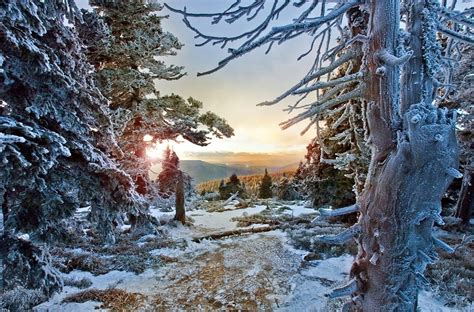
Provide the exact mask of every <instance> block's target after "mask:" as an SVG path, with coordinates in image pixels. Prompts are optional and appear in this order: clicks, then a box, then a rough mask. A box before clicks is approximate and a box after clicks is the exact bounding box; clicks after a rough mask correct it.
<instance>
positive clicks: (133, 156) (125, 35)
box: [78, 0, 233, 194]
mask: <svg viewBox="0 0 474 312" xmlns="http://www.w3.org/2000/svg"><path fill="white" fill-rule="evenodd" d="M90 3H91V5H93V6H94V8H95V11H94V12H84V21H85V23H83V24H82V25H79V26H78V28H79V30H80V33H81V37H82V38H83V41H84V44H85V45H86V47H87V51H88V57H89V60H90V61H91V62H92V63H93V65H94V66H95V68H96V80H97V82H98V86H99V88H100V90H101V91H102V93H103V94H104V95H105V96H106V97H107V99H109V101H110V110H111V119H112V123H113V127H114V132H115V133H116V135H117V137H118V139H117V141H118V143H119V146H120V148H121V151H122V152H123V153H122V154H121V155H119V156H118V159H119V162H120V164H121V167H122V168H123V169H124V170H125V171H126V172H128V173H129V174H130V175H131V176H132V177H133V179H134V181H135V184H136V189H137V191H138V192H139V193H140V194H147V193H149V186H150V180H149V175H148V172H149V169H150V167H151V165H152V164H151V160H150V159H148V158H147V157H146V153H145V150H146V144H144V142H143V138H144V136H145V135H151V136H152V138H153V140H152V142H150V143H155V142H161V141H163V140H174V139H176V138H178V137H183V138H184V139H185V140H187V141H189V142H192V143H194V144H197V145H201V146H204V145H207V144H209V139H210V137H209V135H214V136H216V137H218V138H222V137H230V136H232V135H233V129H232V128H231V127H230V126H229V125H228V124H227V122H226V121H225V120H224V119H222V118H220V117H219V116H217V115H216V114H214V113H212V112H206V113H201V109H202V103H201V102H199V101H197V100H195V99H193V98H189V99H188V100H184V99H183V98H181V97H180V96H177V95H171V96H160V94H159V92H158V91H157V90H156V88H155V80H156V79H164V80H175V79H179V78H181V77H182V76H183V75H184V73H183V72H182V67H178V66H173V65H170V66H168V65H166V64H165V63H164V62H163V61H162V59H163V56H168V55H175V54H176V52H177V50H179V49H180V48H181V47H182V45H181V44H180V43H179V41H178V39H177V38H176V37H175V36H173V35H172V34H170V33H169V32H165V31H163V29H162V26H161V21H162V20H163V18H165V17H163V16H160V15H159V14H158V13H159V11H160V10H161V9H162V7H161V6H160V5H158V4H155V3H154V2H147V1H141V0H131V1H112V0H110V1H108V0H93V1H90ZM97 29H100V30H101V31H103V30H104V29H108V30H109V34H108V36H102V37H100V38H97V36H94V35H92V36H91V32H93V33H97Z"/></svg>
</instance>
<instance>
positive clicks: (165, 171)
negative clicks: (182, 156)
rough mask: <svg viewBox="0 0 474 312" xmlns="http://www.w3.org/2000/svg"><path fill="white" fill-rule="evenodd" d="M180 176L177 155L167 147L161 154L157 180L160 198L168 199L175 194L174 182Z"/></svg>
mask: <svg viewBox="0 0 474 312" xmlns="http://www.w3.org/2000/svg"><path fill="white" fill-rule="evenodd" d="M180 175H181V170H180V169H179V158H178V155H177V154H176V153H175V151H173V150H171V148H170V147H169V146H167V147H166V149H165V151H164V152H163V159H162V161H161V172H160V174H159V175H158V178H157V182H158V188H159V195H160V196H161V197H163V198H168V197H169V196H170V195H172V194H173V193H174V192H175V189H176V182H177V181H178V178H179V177H180Z"/></svg>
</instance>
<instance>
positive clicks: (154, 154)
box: [146, 143, 166, 160]
mask: <svg viewBox="0 0 474 312" xmlns="http://www.w3.org/2000/svg"><path fill="white" fill-rule="evenodd" d="M165 148H166V146H165V145H164V144H159V143H153V144H151V145H150V146H148V147H147V148H146V156H147V157H148V158H149V159H150V160H159V159H160V158H161V157H163V152H164V150H165Z"/></svg>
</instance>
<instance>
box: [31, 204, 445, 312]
mask: <svg viewBox="0 0 474 312" xmlns="http://www.w3.org/2000/svg"><path fill="white" fill-rule="evenodd" d="M285 207H287V208H284V209H283V212H281V209H280V213H284V214H290V215H293V216H295V217H296V216H300V215H302V214H311V213H314V210H313V209H308V208H305V207H303V206H302V205H297V204H293V205H288V206H285ZM266 208H267V207H266V206H262V205H260V206H255V207H250V208H245V209H230V210H226V211H223V212H207V211H204V210H195V211H191V212H189V214H188V215H190V216H191V218H193V219H194V225H193V226H182V225H181V224H168V225H166V226H164V227H163V229H164V230H165V232H167V234H168V236H169V237H171V238H173V239H175V240H185V241H187V244H186V247H181V248H176V249H174V248H161V249H156V250H153V251H151V252H150V253H152V254H153V255H156V256H163V257H165V258H166V259H167V261H166V262H165V263H164V264H163V266H161V267H159V268H156V269H147V270H146V271H145V272H143V273H142V274H138V275H137V274H134V273H130V272H120V271H112V272H109V273H107V274H104V275H100V276H93V275H92V274H90V273H88V272H81V271H73V272H71V273H69V274H67V276H68V277H70V278H76V279H80V278H84V277H85V278H88V279H90V280H91V281H92V286H91V287H90V288H89V289H91V288H96V289H107V288H109V287H115V288H120V289H123V290H126V291H129V292H139V293H141V294H144V295H145V296H147V299H146V302H145V303H144V306H143V310H150V309H154V310H159V311H161V310H163V311H183V310H193V311H208V310H248V311H267V310H273V311H335V310H338V309H340V307H341V304H342V302H343V300H340V299H336V300H329V301H328V299H327V298H326V297H325V296H324V295H325V294H327V293H329V292H330V291H331V289H332V288H334V287H337V286H341V285H342V284H344V283H345V282H347V280H348V272H349V270H350V266H351V264H352V260H353V256H351V255H347V254H346V255H342V256H340V257H333V258H328V259H325V260H317V261H310V262H308V261H304V260H303V257H304V255H306V253H307V252H306V251H302V250H297V249H295V248H293V247H292V246H291V245H290V244H289V239H288V237H287V234H286V233H284V232H282V231H280V230H276V231H270V232H266V233H259V234H251V235H246V236H236V237H229V238H226V239H221V240H215V241H209V240H204V241H202V242H200V243H195V242H192V241H191V240H190V238H191V237H193V236H199V235H201V234H202V233H205V232H206V231H207V232H214V231H216V230H221V231H225V230H231V229H235V228H236V227H237V223H236V222H234V221H232V220H231V219H232V218H234V217H238V216H244V215H252V214H256V213H260V212H262V211H263V210H265V209H266ZM152 213H153V215H155V216H156V217H158V218H161V219H163V218H168V219H171V218H172V217H173V215H174V213H173V212H160V211H158V210H157V209H153V210H152ZM79 291H81V290H80V289H78V288H75V287H65V288H64V290H63V292H61V293H60V294H56V295H55V296H54V297H53V298H52V299H51V300H50V301H48V302H46V303H44V304H41V305H39V306H37V307H36V309H35V310H36V311H94V309H95V308H96V307H98V306H100V303H97V302H90V301H89V302H86V303H81V304H79V303H68V304H63V303H61V302H62V300H63V299H64V298H65V297H66V296H68V295H71V294H73V293H77V292H79ZM420 307H421V310H422V311H427V312H428V311H440V312H445V311H452V310H451V309H449V308H445V307H443V303H442V302H440V301H438V299H436V298H435V297H434V296H433V294H432V293H430V292H426V291H424V292H421V293H420Z"/></svg>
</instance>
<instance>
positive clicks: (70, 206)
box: [0, 0, 143, 295]
mask: <svg viewBox="0 0 474 312" xmlns="http://www.w3.org/2000/svg"><path fill="white" fill-rule="evenodd" d="M80 19H81V15H80V14H79V12H78V10H77V8H76V6H75V4H74V1H72V0H51V1H41V0H31V1H14V0H5V1H1V2H0V160H1V161H0V172H1V175H0V205H1V206H2V217H3V221H4V222H3V224H4V233H2V234H3V238H2V240H3V241H5V240H6V241H7V242H8V244H4V243H3V242H2V244H1V247H2V248H1V249H2V250H1V253H2V259H5V257H7V258H8V259H9V260H8V261H7V262H5V263H4V267H3V269H4V270H3V272H2V273H3V275H4V276H7V277H13V276H15V278H14V279H9V281H8V282H6V285H7V286H8V288H9V289H11V288H13V287H16V286H18V285H22V286H23V287H39V286H38V285H40V291H41V292H42V293H43V294H45V295H51V291H52V290H56V289H58V288H59V286H58V284H59V283H58V282H57V276H56V275H55V273H54V270H51V268H50V267H48V263H49V260H48V256H47V254H45V251H44V250H42V249H39V248H37V247H35V246H34V245H33V244H32V242H33V243H35V244H36V243H39V242H43V241H49V242H57V241H65V240H68V239H71V237H70V236H71V235H72V234H73V233H71V231H70V229H69V224H68V222H67V220H68V218H69V217H71V216H72V215H73V214H74V212H75V210H76V209H77V208H79V207H84V206H90V207H91V213H90V220H91V221H92V224H93V226H94V227H95V229H93V232H94V233H95V235H96V238H98V239H100V240H102V241H107V242H113V241H114V238H115V233H114V224H116V223H119V222H120V221H121V220H120V216H121V214H122V213H123V212H128V213H132V214H140V213H141V210H142V208H143V206H142V202H141V201H140V198H139V196H138V194H137V193H136V192H135V191H134V190H133V182H132V180H131V179H130V176H129V175H127V174H126V173H125V172H123V171H122V170H120V169H118V168H117V166H116V164H115V163H114V161H112V160H111V159H110V158H109V156H108V155H110V154H113V153H115V151H116V150H117V149H118V148H117V146H116V144H115V140H114V136H113V133H112V131H111V123H110V120H109V118H108V115H107V109H106V101H105V98H103V97H102V95H101V94H100V92H99V91H98V90H97V88H96V87H95V85H94V82H93V79H92V77H91V75H90V72H91V71H92V68H91V67H90V66H89V64H88V63H87V60H86V58H85V57H84V55H83V51H82V47H81V42H80V41H79V39H78V36H77V33H76V30H75V29H74V28H73V27H72V26H71V25H73V24H74V21H80ZM22 233H24V234H22ZM26 234H28V235H26ZM17 237H20V238H17ZM40 272H43V273H44V274H43V273H40Z"/></svg>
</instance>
